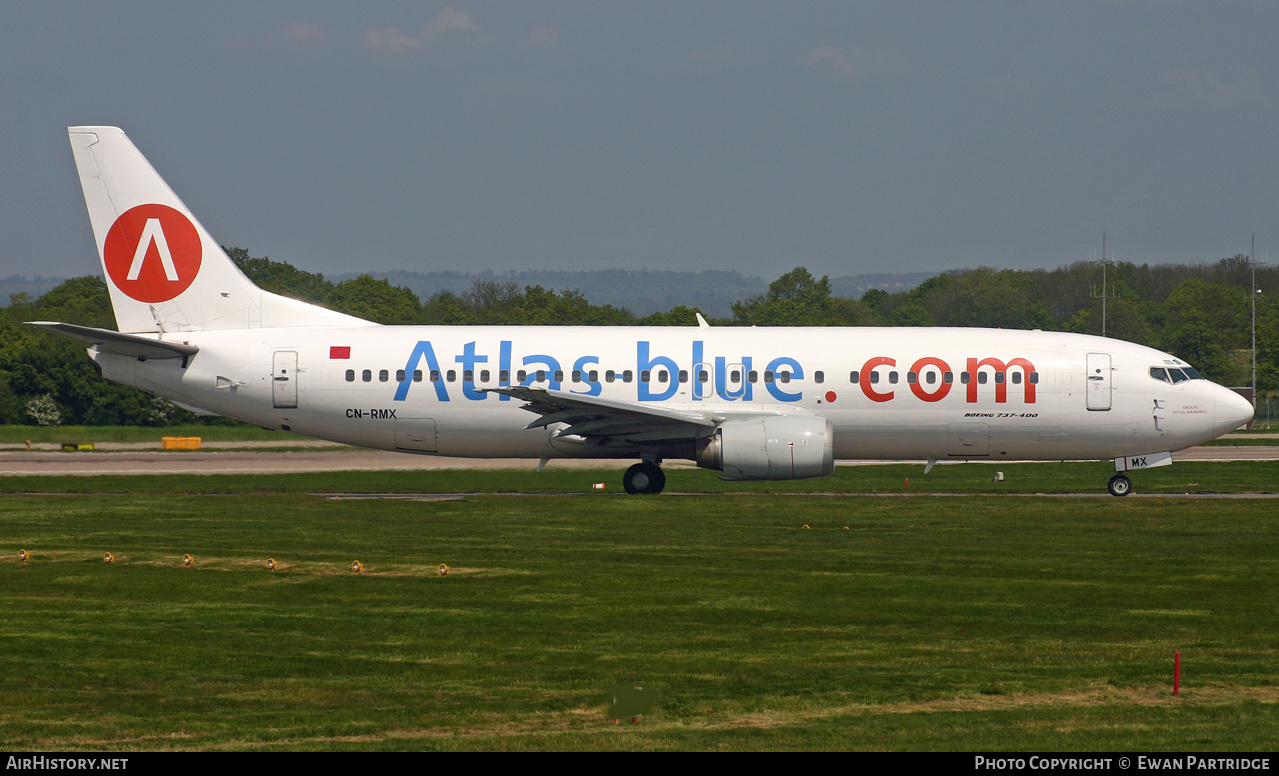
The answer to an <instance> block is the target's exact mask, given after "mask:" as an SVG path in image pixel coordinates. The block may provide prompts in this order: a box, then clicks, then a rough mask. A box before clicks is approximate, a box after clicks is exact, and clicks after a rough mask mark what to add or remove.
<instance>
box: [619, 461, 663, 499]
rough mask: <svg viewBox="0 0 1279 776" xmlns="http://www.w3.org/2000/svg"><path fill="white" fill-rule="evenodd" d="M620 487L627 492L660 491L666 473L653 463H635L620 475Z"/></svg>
mask: <svg viewBox="0 0 1279 776" xmlns="http://www.w3.org/2000/svg"><path fill="white" fill-rule="evenodd" d="M622 487H624V488H626V492H627V493H654V494H656V493H661V492H662V489H663V488H665V487H666V473H665V472H663V471H662V467H660V466H658V465H657V464H655V463H650V462H648V461H644V462H642V463H637V464H635V465H634V466H632V467H631V468H629V469H627V470H626V474H623V475H622Z"/></svg>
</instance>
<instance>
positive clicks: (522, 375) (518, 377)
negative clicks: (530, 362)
mask: <svg viewBox="0 0 1279 776" xmlns="http://www.w3.org/2000/svg"><path fill="white" fill-rule="evenodd" d="M527 379H528V372H527V371H525V370H523V369H521V370H520V371H518V372H516V373H515V382H517V383H519V384H520V385H523V384H524V381H525V380H527Z"/></svg>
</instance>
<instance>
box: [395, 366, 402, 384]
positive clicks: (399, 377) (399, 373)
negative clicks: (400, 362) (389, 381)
mask: <svg viewBox="0 0 1279 776" xmlns="http://www.w3.org/2000/svg"><path fill="white" fill-rule="evenodd" d="M395 382H397V383H402V382H404V370H403V369H397V370H395Z"/></svg>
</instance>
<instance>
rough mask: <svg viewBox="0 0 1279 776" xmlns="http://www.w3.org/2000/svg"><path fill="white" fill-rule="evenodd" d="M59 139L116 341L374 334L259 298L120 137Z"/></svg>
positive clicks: (99, 134) (88, 130) (314, 310)
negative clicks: (267, 331) (146, 335)
mask: <svg viewBox="0 0 1279 776" xmlns="http://www.w3.org/2000/svg"><path fill="white" fill-rule="evenodd" d="M67 132H68V134H69V135H70V137H71V149H72V151H73V152H74V153H75V162H76V169H77V170H79V173H80V185H81V187H82V188H83V189H84V201H85V204H86V205H88V207H89V219H90V220H91V221H92V222H93V236H94V238H95V240H96V242H97V244H98V256H99V258H101V259H102V270H103V273H104V274H105V275H106V279H107V288H108V289H109V290H110V292H111V306H112V308H113V309H114V310H115V319H116V324H117V326H119V329H120V331H122V332H159V333H161V334H163V333H167V332H178V331H204V330H214V329H255V328H268V327H277V326H360V325H366V326H372V325H375V324H371V323H369V322H368V321H365V320H363V319H360V318H355V317H352V316H350V315H344V314H342V313H338V312H334V311H332V310H326V309H324V308H322V307H316V306H315V305H310V304H307V303H305V302H299V301H297V300H294V299H289V298H287V297H282V296H279V295H277V294H272V293H270V292H268V291H263V290H262V289H260V288H258V287H257V286H255V285H254V284H253V281H251V280H249V279H248V278H247V277H245V275H244V273H243V272H241V271H240V269H239V267H237V266H235V263H234V262H232V261H231V259H230V258H229V257H228V256H227V255H226V252H225V251H223V250H222V247H221V246H220V245H218V243H217V242H215V241H214V239H213V238H212V237H210V236H209V233H208V232H206V231H205V230H204V227H203V226H201V225H200V222H199V221H197V220H196V219H195V216H194V215H192V214H191V211H190V210H189V209H187V206H186V205H184V204H182V200H180V199H178V197H177V195H176V194H174V193H173V190H172V189H170V188H169V187H168V185H166V184H165V182H164V180H163V179H161V178H160V176H159V174H157V173H156V171H155V169H154V168H152V167H151V165H150V164H148V163H147V160H146V159H145V158H143V156H142V154H141V153H139V152H138V149H137V148H135V147H134V145H133V143H131V142H129V138H128V137H126V136H125V134H124V132H122V131H121V130H119V129H117V128H116V127H70V128H68V130H67Z"/></svg>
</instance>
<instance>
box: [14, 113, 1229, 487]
mask: <svg viewBox="0 0 1279 776" xmlns="http://www.w3.org/2000/svg"><path fill="white" fill-rule="evenodd" d="M69 133H70V137H71V146H72V149H73V150H74V152H75V160H76V166H77V168H78V170H79V173H80V183H81V186H82V187H83V189H84V198H85V202H86V204H87V205H88V208H89V217H90V219H91V220H92V222H93V232H94V236H95V238H96V241H97V245H98V252H99V255H100V257H101V259H102V266H103V270H104V272H105V274H106V281H107V286H108V288H109V289H110V292H111V303H112V306H113V307H114V310H115V317H116V323H117V324H118V326H119V332H113V331H105V330H101V329H93V328H88V327H84V326H77V325H73V324H67V323H52V322H39V323H37V324H36V325H39V326H43V327H45V328H47V329H50V330H52V331H55V332H57V333H59V334H62V335H64V336H68V337H71V338H73V339H77V340H81V341H83V342H85V343H87V344H88V345H89V349H88V350H89V357H90V358H92V359H93V361H94V362H95V363H96V364H97V366H98V368H99V369H100V371H101V373H102V375H103V376H104V377H106V378H107V379H108V380H113V381H115V382H118V383H121V384H124V385H130V386H134V387H136V388H140V389H142V390H144V391H147V392H149V393H152V394H155V395H158V396H163V397H166V398H168V399H170V400H172V401H174V402H176V403H177V404H179V405H181V406H183V407H187V408H189V409H193V410H196V411H199V412H204V413H213V414H217V415H224V416H227V417H232V418H238V419H240V420H243V421H247V422H250V423H255V424H257V425H260V426H266V427H269V428H278V429H284V430H287V431H292V432H295V433H299V434H305V435H308V436H313V437H319V438H322V439H329V440H333V441H335V442H345V443H348V444H353V445H363V446H365V447H372V448H381V449H385V450H400V451H403V452H408V453H425V454H431V455H444V456H467V457H477V458H497V457H501V458H513V457H525V458H529V459H540V460H541V462H542V464H545V462H546V461H547V460H548V459H552V458H599V459H613V458H622V459H626V458H629V459H638V460H639V463H636V464H635V465H633V466H631V467H630V468H629V469H628V470H627V472H626V474H625V477H624V485H625V487H626V490H627V491H628V492H630V493H659V492H661V491H662V489H663V487H664V486H665V481H666V477H665V475H664V474H663V472H662V469H661V468H660V464H661V462H662V460H663V459H668V458H675V459H689V460H693V461H696V463H697V465H698V466H701V467H705V468H709V469H715V470H719V471H721V472H723V477H724V479H730V480H788V479H804V478H810V477H821V476H824V475H827V474H830V473H831V472H832V471H833V470H834V467H835V461H836V460H849V459H918V460H926V461H928V467H929V468H931V467H932V465H933V464H934V463H936V462H937V461H942V460H983V461H992V460H993V461H1004V460H1040V461H1048V460H1051V461H1060V460H1080V459H1112V458H1113V459H1114V460H1115V467H1116V474H1115V475H1114V476H1113V477H1112V478H1111V479H1110V484H1109V489H1110V492H1111V493H1113V494H1114V495H1116V496H1122V495H1125V494H1127V493H1128V492H1129V491H1130V490H1131V488H1132V483H1131V481H1130V480H1129V478H1128V477H1127V476H1125V475H1124V474H1123V472H1124V471H1127V470H1130V469H1139V468H1147V467H1152V466H1161V465H1165V464H1168V463H1171V461H1172V451H1175V450H1180V449H1182V448H1185V447H1189V446H1191V445H1197V444H1200V443H1203V442H1206V441H1208V440H1210V439H1213V438H1215V437H1217V436H1220V435H1221V434H1224V433H1226V432H1228V431H1231V430H1232V429H1235V428H1238V427H1239V426H1240V425H1242V424H1244V423H1246V422H1247V421H1248V420H1249V419H1251V418H1252V414H1253V410H1252V406H1251V405H1250V404H1249V403H1248V402H1247V401H1246V400H1244V399H1243V398H1242V397H1240V396H1238V395H1237V394H1235V393H1234V392H1233V391H1230V390H1229V389H1227V388H1223V387H1222V386H1220V385H1217V384H1215V383H1212V382H1209V381H1208V380H1205V379H1203V378H1201V377H1200V376H1199V374H1198V373H1197V372H1195V370H1194V369H1192V368H1191V367H1190V365H1188V364H1186V363H1184V362H1182V361H1181V360H1179V359H1177V358H1176V357H1174V356H1171V355H1169V354H1167V353H1161V352H1159V351H1157V350H1152V349H1150V348H1147V347H1143V346H1140V345H1134V344H1131V343H1128V342H1121V341H1118V340H1113V339H1104V338H1101V337H1091V336H1084V335H1078V334H1060V333H1052V332H1041V331H1013V330H993V329H923V328H891V329H890V328H735V327H710V326H707V325H706V323H705V321H704V320H701V318H700V316H698V321H697V323H698V325H696V326H693V325H690V326H688V327H683V328H678V327H582V326H560V327H557V326H518V327H503V326H380V325H377V324H374V323H371V322H369V321H365V320H361V319H359V318H354V317H351V316H349V315H343V314H342V313H337V312H333V311H332V310H326V309H324V308H322V307H317V306H314V305H310V304H306V303H303V302H299V301H296V300H293V299H287V298H285V297H281V296H278V295H276V294H272V293H269V292H266V291H263V290H261V289H259V288H258V287H257V286H255V285H254V284H253V283H252V282H251V281H250V280H249V279H248V278H247V277H245V276H244V275H243V274H242V273H241V272H240V271H239V269H238V268H237V267H236V266H235V265H234V263H232V262H231V260H230V259H229V258H228V257H227V255H226V253H225V252H223V250H222V249H221V247H219V245H218V243H217V241H215V240H214V239H213V238H212V237H210V236H209V234H208V233H207V232H206V231H205V229H204V227H202V226H201V225H200V223H199V222H198V221H197V220H196V219H195V216H194V215H192V213H191V212H190V210H188V209H187V207H186V206H185V205H184V204H183V203H182V201H181V200H179V199H178V197H177V195H175V194H174V193H173V191H172V190H170V189H169V187H168V186H167V185H166V184H165V183H164V181H163V180H162V179H161V178H160V176H159V175H158V174H157V173H156V172H155V170H154V169H152V167H151V166H150V165H149V164H148V163H147V161H146V159H144V158H143V156H142V155H141V153H139V152H138V150H137V149H136V148H135V147H134V146H133V144H132V143H131V142H130V141H129V139H128V138H127V137H126V136H125V134H124V133H123V132H122V131H120V130H119V129H116V128H114V127H72V128H70V130H69ZM690 323H692V322H690Z"/></svg>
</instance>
